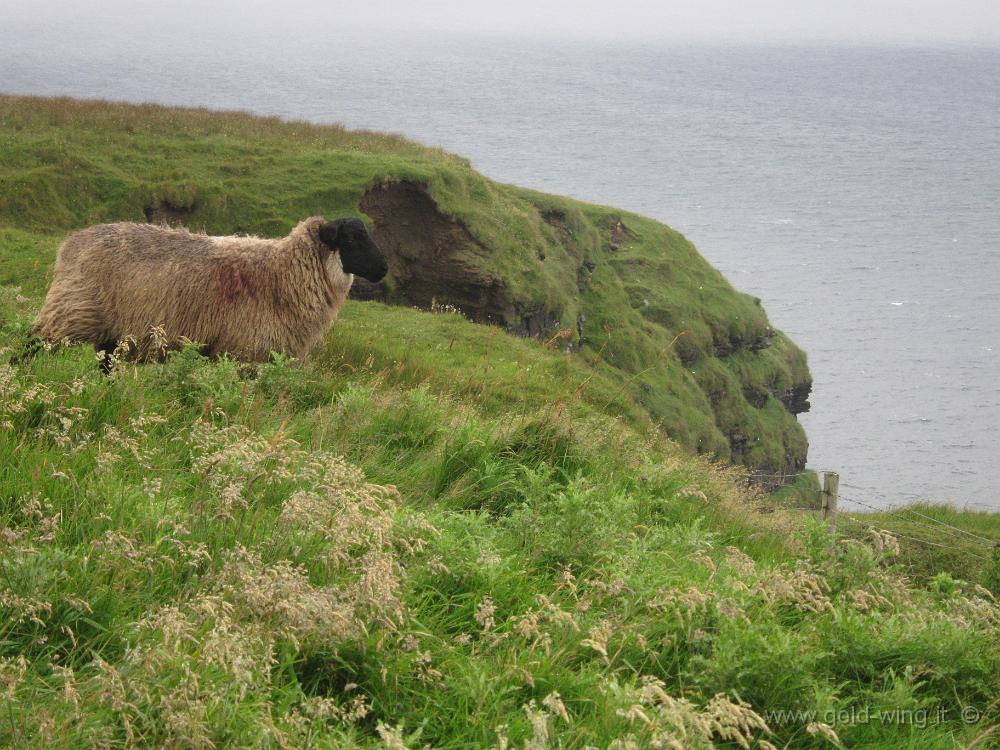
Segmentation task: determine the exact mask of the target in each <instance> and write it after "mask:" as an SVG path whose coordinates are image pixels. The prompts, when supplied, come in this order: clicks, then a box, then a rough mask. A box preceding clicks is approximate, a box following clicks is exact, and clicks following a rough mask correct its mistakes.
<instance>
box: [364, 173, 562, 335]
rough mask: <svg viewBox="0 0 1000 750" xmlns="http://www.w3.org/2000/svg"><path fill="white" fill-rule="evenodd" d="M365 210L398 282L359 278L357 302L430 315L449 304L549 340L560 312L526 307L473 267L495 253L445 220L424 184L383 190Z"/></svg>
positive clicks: (369, 196)
mask: <svg viewBox="0 0 1000 750" xmlns="http://www.w3.org/2000/svg"><path fill="white" fill-rule="evenodd" d="M360 208H361V210H362V211H364V212H365V213H366V214H368V215H369V216H370V217H371V218H372V219H373V220H374V224H375V225H374V228H373V232H372V233H373V235H374V237H375V240H376V242H378V244H379V247H381V248H382V251H383V253H384V254H385V257H386V260H387V261H388V263H389V275H390V277H391V281H390V282H389V283H383V284H378V285H376V284H371V283H369V282H367V281H365V280H364V279H355V281H354V286H353V287H352V289H351V297H352V298H354V299H362V300H379V301H382V302H388V303H391V304H397V305H407V306H410V307H420V308H424V309H429V308H430V307H431V305H432V302H437V303H439V304H450V305H454V306H455V307H457V308H458V309H459V310H461V311H462V313H463V314H464V315H465V316H466V317H468V318H469V319H470V320H473V321H475V322H477V323H490V324H493V325H499V326H502V327H504V328H505V329H506V330H508V331H509V332H510V333H513V334H515V335H518V336H533V337H536V338H542V337H544V336H545V334H546V333H547V332H548V331H550V330H551V329H552V327H553V326H555V325H556V324H557V323H558V322H559V320H560V315H559V313H558V311H553V310H544V309H536V308H526V307H524V306H522V305H521V304H519V302H518V301H517V300H516V299H514V297H513V295H512V294H511V293H510V291H509V289H508V288H507V284H506V282H505V281H504V280H503V279H499V278H492V277H490V276H488V275H487V274H485V273H484V272H483V271H482V269H480V268H478V267H477V266H476V265H474V264H475V262H476V259H477V258H483V257H486V256H487V255H488V253H489V250H488V249H487V248H485V247H484V246H483V245H482V243H480V242H479V241H478V240H477V239H476V238H475V237H473V236H472V234H471V233H470V232H469V230H468V229H467V228H466V227H465V226H464V225H463V224H462V223H461V222H459V221H456V220H454V219H453V218H451V217H449V216H446V215H445V214H443V213H442V212H441V211H440V209H439V208H438V206H437V203H435V202H434V199H433V198H431V196H430V195H428V193H427V190H426V188H425V187H424V186H423V185H421V184H418V183H415V182H390V183H386V184H382V185H377V186H375V187H374V188H372V189H371V190H369V191H368V192H367V193H366V194H365V195H364V197H362V199H361V203H360ZM563 218H565V217H563Z"/></svg>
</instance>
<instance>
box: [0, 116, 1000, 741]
mask: <svg viewBox="0 0 1000 750" xmlns="http://www.w3.org/2000/svg"><path fill="white" fill-rule="evenodd" d="M57 105H58V106H57ZM52 106H53V109H54V110H59V111H61V109H60V107H62V108H64V109H65V110H66V113H67V114H66V115H65V116H66V117H67V118H70V121H71V122H76V121H75V120H72V118H73V117H76V116H78V115H77V114H74V108H75V107H77V106H78V105H76V104H74V103H71V102H69V103H65V104H63V105H59V104H58V103H56V104H53V105H52ZM101 112H105V110H103V109H101V108H96V109H95V110H94V111H88V112H87V113H86V118H88V120H87V121H88V122H91V124H90V125H89V126H87V127H90V128H92V129H93V130H94V131H95V133H96V132H97V129H98V127H99V121H100V118H101V117H107V118H109V125H108V127H109V128H110V129H111V131H112V133H111V134H110V135H109V136H108V137H109V138H112V139H113V138H114V137H115V136H114V133H116V132H118V130H116V129H121V128H122V127H123V125H122V119H123V118H124V120H125V123H126V125H127V124H128V123H129V122H131V123H132V124H131V126H130V127H132V128H134V129H135V130H136V132H137V133H139V134H141V133H144V132H147V129H146V128H145V127H144V126H143V125H142V122H143V120H142V117H143V116H148V117H149V121H150V124H149V129H150V130H155V129H156V128H158V127H159V128H163V129H169V124H170V123H171V122H174V123H175V124H176V122H178V121H172V120H171V119H170V118H171V117H176V118H180V120H179V122H180V124H181V125H183V128H181V127H179V126H178V128H177V129H178V132H180V131H183V136H184V137H186V138H187V139H188V142H189V145H191V147H192V148H196V147H198V144H199V143H200V141H201V139H202V138H209V139H211V138H214V137H216V135H213V134H217V131H218V128H219V127H220V123H230V124H229V125H227V127H229V128H231V129H232V137H234V138H250V137H251V136H253V137H254V138H257V137H260V138H261V139H263V140H267V138H270V137H273V138H276V139H277V138H278V136H277V135H275V134H280V133H283V134H284V135H283V136H282V137H284V138H286V139H287V140H288V141H289V143H291V144H300V143H305V144H308V143H312V142H313V141H314V140H321V139H323V138H328V139H331V140H335V139H337V138H342V139H343V141H342V142H341V146H344V147H346V145H345V144H350V143H353V144H354V146H353V147H356V148H358V149H359V151H360V150H363V147H362V145H361V144H362V143H367V144H368V146H367V148H369V149H370V150H371V151H372V152H373V153H375V155H376V157H377V158H383V157H384V158H392V157H394V155H412V157H413V158H414V159H416V160H417V161H419V159H421V158H427V159H434V160H438V161H441V160H444V161H448V160H454V161H455V163H456V164H459V165H461V161H460V160H456V159H454V157H447V156H444V155H440V154H434V153H433V152H428V151H426V150H422V149H420V148H419V147H416V146H412V145H408V144H406V143H404V142H402V141H399V140H398V139H393V138H385V139H384V140H383V139H382V137H380V136H376V135H361V136H356V139H357V140H356V141H352V140H351V139H352V138H355V136H351V135H349V134H339V131H336V130H332V131H329V132H328V131H326V130H319V131H316V130H310V129H308V128H304V129H303V130H302V131H301V132H300V131H298V130H296V126H294V125H288V124H283V123H278V122H270V123H269V122H266V121H265V122H264V123H256V122H254V121H250V122H245V121H244V119H243V118H240V117H237V116H221V119H218V118H217V117H216V116H215V115H208V114H203V113H180V114H176V115H173V114H171V111H169V110H160V109H152V110H149V111H148V112H142V111H139V112H137V111H135V110H132V109H128V110H126V111H125V115H123V116H119V114H116V113H115V112H114V111H113V110H112V111H108V112H107V114H105V115H102V114H100V113H101ZM79 116H82V115H79ZM47 117H55V115H47ZM246 119H249V118H246ZM199 122H202V123H203V127H204V130H199V129H198V127H199V126H198V123H199ZM65 124H66V123H62V124H61V125H60V122H59V121H56V122H55V124H54V125H53V127H56V126H57V125H58V126H60V127H61V126H62V125H65ZM241 128H245V129H247V130H241ZM253 128H259V129H263V130H264V131H265V133H264V134H262V135H259V136H258V135H255V131H254V130H253ZM270 128H273V131H271V130H269V129H270ZM268 132H269V133H270V135H268V134H267V133H268ZM49 135H50V136H51V133H50V134H49ZM38 137H42V136H38ZM74 137H76V136H74ZM81 137H82V136H81ZM95 137H96V136H95ZM121 137H122V138H124V137H125V136H121ZM157 137H158V136H157ZM177 137H178V138H181V137H182V136H181V135H178V136H177ZM218 137H221V136H218ZM227 137H228V136H227ZM299 139H301V141H300V140H299ZM126 140H127V139H126ZM119 145H120V147H121V148H126V146H127V145H128V144H127V143H126V144H124V145H122V144H119ZM129 147H130V146H129ZM275 148H278V147H277V146H275ZM213 152H214V149H213ZM99 153H105V155H107V154H109V153H110V151H107V152H100V151H99ZM116 158H125V156H121V157H116ZM275 159H276V160H279V158H278V156H276V157H275ZM279 161H280V160H279ZM278 166H279V164H277V163H276V164H275V165H274V168H275V169H277V168H278ZM497 189H499V188H497ZM175 198H176V196H175ZM58 199H59V200H60V201H63V202H65V203H67V204H73V205H76V204H75V203H74V201H73V196H72V194H69V195H61V196H59V198H58ZM173 199H174V198H172V200H173ZM85 200H86V199H85V198H81V201H85ZM553 200H555V199H553ZM582 210H583V209H581V211H582ZM594 210H595V211H596V210H598V209H594ZM601 210H603V209H601ZM25 226H27V224H26V223H22V224H19V225H16V226H10V225H8V226H6V227H5V228H4V229H2V231H0V241H2V242H3V243H5V248H8V247H9V248H13V249H14V252H12V253H9V254H5V255H4V256H2V257H3V265H2V266H0V274H3V282H4V283H5V284H17V285H19V287H20V288H19V289H15V288H13V287H11V286H4V287H0V361H6V359H7V357H8V356H9V355H10V354H11V353H12V352H14V351H16V350H17V349H18V347H20V346H21V345H22V343H23V341H24V337H25V336H26V334H27V331H28V328H29V327H30V325H31V321H32V317H33V315H34V313H35V311H36V310H37V307H38V305H39V303H40V297H39V295H40V293H41V292H42V291H43V290H44V287H45V267H46V264H47V262H48V261H47V256H46V255H45V254H46V253H51V251H52V249H53V248H54V247H55V244H56V243H57V242H58V235H57V233H53V234H52V235H48V234H46V233H45V231H43V230H42V229H40V228H31V227H29V228H24V227H25ZM663 231H666V230H663ZM597 273H598V272H597V271H595V276H596V275H597ZM612 286H613V285H612ZM556 343H557V342H553V343H552V344H550V345H546V344H545V343H544V342H539V341H535V340H526V339H517V338H513V337H511V336H508V335H507V334H505V333H503V332H502V331H500V330H498V329H496V328H490V327H487V326H481V325H475V324H472V323H470V322H469V321H467V320H465V319H464V318H463V317H462V316H461V315H456V314H454V313H449V312H442V311H438V312H422V311H417V310H412V309H407V308H403V307H391V306H386V305H380V304H375V303H357V302H351V303H349V304H348V305H347V307H346V308H345V309H344V311H343V317H342V318H341V319H340V320H339V321H338V324H337V326H335V328H334V330H333V331H332V333H331V335H330V336H329V338H328V339H327V341H326V342H324V344H323V346H322V347H321V348H320V349H319V350H318V351H317V352H316V353H315V355H314V356H312V357H310V359H309V360H308V361H306V362H304V363H289V362H285V361H282V360H277V361H274V362H272V363H269V364H265V365H260V366H254V367H248V366H245V365H241V364H238V363H235V362H231V361H229V360H226V359H223V360H220V361H210V360H207V359H205V358H203V357H201V356H200V355H199V354H198V353H197V351H196V350H194V349H193V348H191V349H187V350H184V351H181V352H177V353H174V354H172V355H171V356H170V357H169V359H168V360H167V361H166V362H163V363H159V364H150V365H144V366H134V365H126V364H120V365H119V366H118V367H117V368H116V370H115V371H114V372H113V373H112V374H111V375H110V376H107V377H105V376H102V375H101V374H100V373H99V371H98V369H97V367H96V365H95V361H94V356H93V352H91V351H89V350H86V349H84V348H80V347H76V348H73V347H70V348H64V349H62V350H60V351H58V352H46V353H43V354H41V355H40V356H39V357H37V358H36V359H34V360H32V361H31V362H29V363H23V364H18V365H14V366H9V365H0V745H2V746H10V747H18V748H47V747H52V746H57V745H58V746H60V747H64V748H68V749H69V748H93V747H107V748H130V747H165V748H177V747H191V748H221V747H264V748H272V747H273V748H349V747H350V748H354V747H371V748H377V747H388V748H395V749H397V750H398V748H402V747H411V748H418V747H425V746H430V747H435V748H473V747H477V748H478V747H497V748H515V747H516V748H528V749H531V750H537V749H539V748H547V747H553V748H555V747H558V748H581V749H582V748H586V747H597V748H616V749H620V750H625V748H633V747H634V748H644V747H681V748H704V749H708V748H760V749H762V750H767V748H775V747H778V748H825V747H835V746H842V747H851V748H894V749H895V748H913V749H914V750H916V749H918V748H919V749H920V750H924V749H925V748H942V749H943V748H949V749H950V748H973V747H979V748H984V747H990V746H991V744H990V743H991V742H994V740H995V738H996V734H995V732H996V731H998V730H997V729H996V727H997V726H998V723H997V716H996V714H997V705H996V703H995V696H996V695H997V694H998V688H1000V684H998V683H1000V678H998V666H1000V660H998V656H1000V652H998V645H1000V644H998V627H1000V606H998V604H997V602H996V601H995V599H994V594H995V592H996V591H997V590H998V587H997V586H995V585H994V584H995V582H994V581H992V580H991V579H990V578H989V576H985V577H984V578H983V579H982V582H983V583H986V584H989V585H991V586H993V592H991V591H989V590H987V588H984V587H982V586H978V585H977V584H976V582H975V579H972V578H969V577H965V578H963V577H962V576H958V575H951V574H942V573H941V571H940V570H938V571H937V572H933V571H931V570H927V571H926V574H921V575H917V576H914V575H913V573H914V572H915V571H914V567H915V566H914V563H913V561H908V560H907V559H906V558H905V555H906V550H905V549H900V546H899V545H898V544H897V541H896V540H894V539H893V538H892V537H891V536H888V535H885V534H881V533H880V534H870V533H867V532H859V533H858V534H857V536H856V538H851V537H842V538H840V539H839V540H836V541H835V540H833V539H831V538H830V537H828V536H827V535H826V534H825V532H824V531H823V529H822V528H821V527H820V526H819V525H818V524H816V523H812V522H810V519H809V518H808V517H807V515H806V514H803V513H801V512H792V511H786V510H783V509H782V508H781V507H779V506H776V505H775V504H774V503H773V502H771V501H769V500H767V499H766V498H765V497H763V496H762V495H761V494H760V493H759V491H756V490H753V489H751V488H748V486H747V482H746V470H745V469H742V468H739V467H732V466H724V465H721V464H716V463H712V462H710V461H709V460H708V458H707V457H705V456H699V455H696V454H695V453H693V452H692V451H691V450H689V449H688V448H687V447H685V446H684V445H683V444H682V443H681V442H678V441H675V440H671V439H669V438H668V437H667V436H666V435H665V434H664V432H663V430H662V429H661V428H660V424H659V423H658V421H657V420H656V419H654V418H653V416H652V413H651V411H650V409H649V407H648V406H647V402H644V401H642V400H640V399H639V398H637V396H636V394H637V393H638V392H641V391H642V389H641V387H639V386H638V384H640V383H642V382H644V381H643V377H645V376H644V375H642V374H641V373H642V370H639V371H638V372H636V373H631V374H623V373H625V371H624V370H621V369H619V368H617V367H615V366H613V363H612V361H611V360H605V359H603V358H598V357H596V356H595V353H594V352H589V353H588V351H587V348H586V347H585V348H584V350H583V352H582V353H572V354H570V353H567V352H565V351H562V350H561V349H560V348H559V347H558V346H557V345H556ZM609 348H610V345H609ZM772 348H774V349H776V350H777V353H780V352H781V347H780V345H775V346H774V347H772ZM606 351H607V350H606ZM789 351H790V352H792V353H791V354H788V356H795V355H794V352H793V351H792V350H789ZM786 354H787V352H786ZM614 356H622V357H624V356H630V355H629V353H628V351H627V350H625V349H624V348H623V349H622V350H621V351H619V352H618V353H617V354H615V355H614ZM739 357H740V355H739V353H736V356H735V358H733V357H731V359H734V362H735V361H736V360H738V359H739ZM664 366H665V367H670V366H672V365H664ZM734 366H736V365H735V364H734ZM695 369H696V370H697V369H698V368H697V366H696V367H695ZM700 376H701V377H703V378H704V379H705V382H706V383H707V382H709V380H710V379H713V380H712V382H714V383H715V385H714V386H713V387H718V382H717V381H718V379H719V378H720V377H722V375H721V374H720V373H718V372H715V371H714V370H712V369H711V368H708V369H707V370H705V371H703V372H702V373H700ZM633 386H634V387H633ZM678 387H680V386H678ZM724 402H725V398H724V397H721V396H720V398H719V403H720V404H721V403H724ZM727 408H728V407H727ZM733 408H735V407H733ZM765 408H767V407H765ZM798 490H799V491H800V492H806V488H805V487H800V488H798ZM789 502H791V501H789ZM927 510H928V514H930V510H931V509H927ZM921 512H923V511H921ZM935 512H937V511H935ZM942 512H943V511H942ZM952 521H954V522H955V523H959V519H952ZM970 523H971V522H970ZM983 523H987V521H985V520H984V521H983ZM988 523H996V520H995V517H992V518H991V520H989V521H988ZM971 528H972V527H971V526H970V529H971ZM990 528H992V527H990ZM985 529H986V526H983V527H982V528H981V531H980V532H978V533H984V534H985V533H987V532H986V531H985ZM987 535H988V534H987ZM916 572H920V571H916ZM963 712H965V713H964V714H963ZM973 712H976V713H975V720H974V721H967V720H963V716H964V717H966V718H968V717H973V716H974V714H973Z"/></svg>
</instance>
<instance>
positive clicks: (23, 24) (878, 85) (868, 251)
mask: <svg viewBox="0 0 1000 750" xmlns="http://www.w3.org/2000/svg"><path fill="white" fill-rule="evenodd" d="M163 7H164V12H163V13H162V14H159V15H158V14H155V13H149V12H147V13H138V14H136V13H125V12H123V13H121V14H120V15H116V16H104V17H100V18H97V17H94V18H81V17H79V16H78V17H76V18H61V17H58V16H52V15H49V16H46V15H45V14H44V13H42V12H39V13H37V14H29V13H27V12H20V13H13V14H10V15H9V16H8V17H7V18H3V13H4V11H3V10H0V20H2V21H3V22H0V91H5V92H12V93H30V94H45V95H55V94H63V95H72V96H78V97H102V98H111V99H122V100H130V101H155V102H162V103H167V104H188V105H205V106H210V107H214V108H238V109H245V110H250V111H254V112H259V113H266V114H278V115H283V116H287V117H293V118H303V119H308V120H313V121H318V122H340V123H343V124H345V125H348V126H351V127H360V128H371V129H377V130H388V131H394V132H399V133H402V134H405V135H407V136H409V137H411V138H414V139H416V140H419V141H421V142H424V143H427V144H432V145H439V146H442V147H444V148H446V149H449V150H451V151H455V152H458V153H461V154H463V155H465V156H467V157H469V158H470V159H471V160H472V162H473V164H474V165H475V166H476V168H478V169H479V170H480V171H482V172H484V173H485V174H487V175H489V176H491V177H493V178H495V179H498V180H501V181H504V182H511V183H516V184H519V185H524V186H529V187H533V188H537V189H540V190H545V191H549V192H555V193H561V194H566V195H572V196H574V197H577V198H581V199H584V200H588V201H592V202H597V203H605V204H611V205H616V206H620V207H623V208H625V209H628V210H632V211H637V212H640V213H643V214H647V215H649V216H652V217H655V218H657V219H660V220H663V221H665V222H667V223H669V224H671V225H672V226H674V227H675V228H677V229H679V230H680V231H682V232H684V233H685V234H686V235H687V236H688V237H689V238H690V239H691V240H693V241H694V242H695V244H696V245H697V246H698V247H699V249H700V250H701V252H702V254H703V255H705V256H706V257H707V258H708V259H709V260H710V261H711V262H712V263H713V264H714V265H716V266H717V267H718V268H720V269H721V270H722V271H723V272H724V273H725V275H726V276H727V277H728V278H729V280H730V281H731V282H732V283H733V285H734V286H736V287H737V288H738V289H741V290H742V291H745V292H749V293H751V294H754V295H756V296H759V297H761V298H762V299H763V301H764V306H765V308H766V309H767V311H768V313H769V315H770V317H771V320H772V322H773V323H774V325H776V326H777V327H779V328H781V329H783V330H785V331H786V332H787V333H789V334H790V335H791V336H792V338H793V339H794V340H795V341H796V342H797V343H798V344H799V345H800V346H802V347H803V348H804V349H805V350H806V351H807V352H808V353H809V356H810V366H811V369H812V373H813V376H814V379H815V384H814V391H813V396H812V399H811V400H812V405H813V406H812V411H811V412H810V413H808V414H805V415H802V417H801V418H802V421H803V423H804V425H805V427H806V430H807V432H808V434H809V438H810V444H811V447H810V454H809V456H810V459H809V463H810V466H811V467H813V468H816V469H820V470H834V471H838V472H839V473H840V474H841V492H842V495H843V497H844V498H845V500H846V502H848V504H849V505H848V507H855V506H853V505H851V503H853V502H854V501H860V502H864V503H867V504H871V505H876V506H879V507H883V506H889V505H892V504H896V503H901V502H905V501H908V500H911V499H916V498H926V499H934V500H941V501H949V502H953V503H955V504H957V505H959V506H964V505H969V506H970V507H992V508H996V509H1000V492H998V491H997V489H996V488H997V486H998V481H997V477H998V476H1000V449H998V445H997V440H998V427H1000V49H985V48H967V49H963V48H945V49H904V48H849V47H822V48H821V47H691V46H684V47H676V46H671V45H668V44H662V45H623V44H618V43H613V42H606V43H601V42H574V43H569V42H566V43H563V42H552V41H548V42H542V41H528V40H518V39H510V38H507V39H499V38H484V37H477V38H472V37H458V36H440V37H428V36H427V35H426V34H420V35H414V36H413V37H412V38H411V37H407V36H403V35H395V36H386V35H380V34H378V33H375V32H372V31H370V30H369V31H363V30H355V29H343V28H338V27H336V24H335V23H334V24H330V23H327V22H326V21H325V20H323V19H317V20H316V22H315V23H308V22H306V23H303V22H302V19H295V20H294V22H293V21H292V20H289V19H287V18H278V17H275V18H271V19H269V20H268V21H267V22H266V23H261V22H260V19H259V18H255V17H253V16H252V14H247V17H245V18H244V17H228V18H225V19H222V18H213V17H210V16H204V17H200V18H194V19H192V18H190V17H185V18H181V17H178V16H176V15H172V14H171V13H169V12H167V10H166V6H163Z"/></svg>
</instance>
